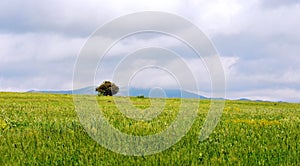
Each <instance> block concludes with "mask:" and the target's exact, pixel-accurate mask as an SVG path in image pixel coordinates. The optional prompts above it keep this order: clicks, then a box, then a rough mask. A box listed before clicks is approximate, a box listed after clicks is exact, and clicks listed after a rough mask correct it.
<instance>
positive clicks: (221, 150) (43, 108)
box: [0, 92, 300, 165]
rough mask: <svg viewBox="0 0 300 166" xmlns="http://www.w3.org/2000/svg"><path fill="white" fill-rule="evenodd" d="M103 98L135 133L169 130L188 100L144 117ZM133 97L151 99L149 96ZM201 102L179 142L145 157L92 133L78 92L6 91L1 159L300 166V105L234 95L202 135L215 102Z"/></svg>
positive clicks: (1, 107)
mask: <svg viewBox="0 0 300 166" xmlns="http://www.w3.org/2000/svg"><path fill="white" fill-rule="evenodd" d="M97 99H98V103H99V107H101V108H102V110H103V113H104V114H105V116H106V117H107V119H109V121H110V123H111V124H112V125H114V127H115V128H118V129H119V130H120V131H122V132H125V133H128V134H132V135H148V134H154V133H156V132H159V131H162V130H164V129H165V127H166V126H168V125H169V124H170V123H171V122H172V121H173V120H174V118H175V117H176V115H177V112H178V106H179V105H180V99H167V101H166V106H165V109H164V111H163V113H161V114H160V115H159V116H158V117H157V118H155V119H154V120H153V121H149V122H143V121H135V120H132V119H128V118H125V117H123V115H122V113H120V112H119V111H118V109H117V107H116V106H115V104H114V100H113V98H112V97H97ZM131 101H132V103H133V104H134V105H135V106H136V107H139V108H147V107H149V105H150V101H149V99H146V98H144V99H143V98H134V97H133V98H131ZM197 102H198V101H197ZM199 102H200V107H199V109H198V116H197V119H196V121H195V122H194V124H193V126H192V128H191V130H190V131H189V132H188V133H187V134H186V135H185V136H184V137H183V138H182V139H181V140H180V141H179V142H178V143H176V144H175V145H174V146H172V147H171V148H169V149H167V150H165V151H163V152H161V153H158V154H154V155H149V156H142V157H139V156H124V155H121V154H117V153H114V152H112V151H110V150H107V149H105V148H104V147H102V146H101V145H99V144H98V143H97V142H95V141H94V140H93V139H92V138H91V137H89V135H88V134H87V133H86V131H85V130H84V129H83V127H82V125H81V124H80V123H79V119H78V117H77V114H76V112H75V109H74V104H73V97H72V96H71V95H54V94H38V93H4V92H2V93H0V165H300V155H299V154H300V104H291V103H274V102H252V101H226V103H225V108H224V112H223V114H222V117H221V120H220V122H219V123H218V125H217V127H216V128H215V130H214V132H213V133H212V134H211V135H210V137H209V139H207V140H205V141H203V142H199V140H198V137H199V132H200V129H201V126H202V124H203V122H204V120H205V118H206V114H207V112H208V110H209V106H210V101H209V100H201V101H199ZM187 109H188V108H187Z"/></svg>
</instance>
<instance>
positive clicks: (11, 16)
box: [0, 0, 300, 102]
mask: <svg viewBox="0 0 300 166" xmlns="http://www.w3.org/2000/svg"><path fill="white" fill-rule="evenodd" d="M142 11H161V12H168V13H172V14H175V15H178V16H180V17H183V18H185V19H187V20H189V21H190V22H192V23H193V24H194V25H196V26H197V27H198V28H199V29H200V30H201V31H202V32H203V33H204V34H205V35H206V36H207V37H208V38H209V39H210V41H211V42H212V43H213V44H214V47H215V49H216V50H217V52H218V53H219V56H220V59H221V62H222V65H223V70H224V73H225V77H226V98H229V99H238V98H249V99H253V100H270V101H288V102H300V74H299V73H300V65H299V64H300V55H299V54H300V21H299V19H300V1H299V0H285V1H282V0H251V1H246V0H226V1H224V0H212V1H206V0H164V1H153V0H151V1H150V0H129V1H126V2H125V1H121V0H86V1H79V0H78V1H77V0H66V1H59V0H51V1H50V0H45V1H37V0H24V1H20V0H1V1H0V20H1V21H0V91H20V92H24V91H28V90H32V89H35V90H61V89H72V88H73V73H74V66H75V64H76V60H77V57H78V55H79V53H80V51H81V49H82V48H83V47H84V44H85V43H86V42H87V40H88V39H89V37H90V36H91V34H93V33H94V32H95V31H96V30H97V29H98V28H99V27H101V26H102V25H104V24H106V23H108V22H110V21H112V20H114V19H116V18H119V17H120V16H123V15H126V14H131V13H135V12H142ZM120 28H122V25H120ZM116 33H117V32H116ZM146 47H161V48H165V49H168V50H174V51H175V52H176V53H177V54H180V56H182V58H183V59H184V61H185V62H187V63H186V64H187V65H188V67H189V69H190V70H192V73H193V74H194V75H196V80H197V81H198V82H197V84H198V86H199V87H200V88H199V89H200V90H199V93H203V94H204V95H209V90H210V89H211V88H210V82H209V73H208V72H207V71H206V69H205V64H204V63H203V61H201V59H199V58H196V57H195V56H193V55H192V52H191V50H189V49H188V48H187V47H186V46H185V45H184V44H182V43H181V42H180V41H179V40H178V39H176V38H174V37H172V36H168V35H165V34H158V33H144V34H136V35H133V36H129V37H127V38H125V39H122V40H120V41H119V42H118V43H116V44H115V45H114V46H112V47H111V49H110V51H109V52H108V55H107V56H105V59H104V60H103V61H101V62H99V69H98V70H97V71H96V72H95V80H96V82H99V83H101V82H102V81H104V80H106V79H112V77H113V76H114V75H113V74H114V72H115V71H116V70H117V69H118V70H119V71H124V70H125V68H124V67H123V68H122V65H121V67H120V68H118V67H119V66H118V64H120V62H123V61H122V60H124V57H126V55H128V53H133V52H136V51H137V50H138V48H146ZM140 53H143V52H140ZM157 53H159V50H158V52H157ZM145 56H146V55H145ZM145 56H140V58H135V59H131V62H132V64H145V65H146V64H147V63H150V64H156V65H158V64H165V65H164V67H166V68H168V67H169V68H172V66H176V65H178V64H176V60H178V57H177V58H175V59H174V60H172V59H169V60H168V61H164V60H163V58H161V57H163V56H162V55H160V56H157V57H156V58H152V59H150V60H149V59H147V58H145ZM146 57H147V56H146ZM129 59H130V58H129ZM179 59H180V58H179ZM151 60H154V61H155V62H153V63H152V62H151ZM125 62H126V60H125ZM123 66H124V65H123ZM135 70H137V71H136V73H135V75H134V76H131V77H130V79H131V82H130V85H131V86H134V87H139V88H149V87H154V86H155V87H158V86H161V87H163V88H168V87H169V88H176V87H178V84H177V82H178V80H177V82H176V78H175V77H174V75H172V73H171V74H170V73H168V72H167V70H162V68H145V69H135ZM174 72H177V71H174ZM181 74H182V73H181ZM153 75H155V76H156V77H155V78H152V79H150V77H151V76H153ZM179 75H180V73H179ZM182 78H183V77H182ZM120 84H121V86H124V85H123V84H122V83H120Z"/></svg>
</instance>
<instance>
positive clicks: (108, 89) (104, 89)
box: [96, 81, 119, 96]
mask: <svg viewBox="0 0 300 166" xmlns="http://www.w3.org/2000/svg"><path fill="white" fill-rule="evenodd" d="M96 91H97V92H98V95H99V96H113V95H115V94H117V93H118V92H119V87H118V86H117V85H116V84H114V83H112V82H110V81H104V82H103V83H102V84H101V85H99V86H98V87H97V88H96Z"/></svg>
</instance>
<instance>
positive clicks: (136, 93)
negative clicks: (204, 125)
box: [27, 86, 206, 99]
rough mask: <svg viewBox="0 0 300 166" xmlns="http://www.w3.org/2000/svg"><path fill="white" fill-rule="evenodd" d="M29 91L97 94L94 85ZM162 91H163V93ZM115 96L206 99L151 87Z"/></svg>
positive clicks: (192, 94)
mask: <svg viewBox="0 0 300 166" xmlns="http://www.w3.org/2000/svg"><path fill="white" fill-rule="evenodd" d="M27 92H31V93H51V94H95V95H96V94H97V92H96V91H95V87H93V86H88V87H85V88H81V89H76V90H74V91H72V90H54V91H53V90H30V91H27ZM163 92H164V93H163ZM117 96H144V97H152V98H159V97H166V98H198V99H206V97H204V96H201V95H198V94H196V93H192V92H187V91H181V90H180V89H164V90H163V91H160V90H154V91H151V89H139V88H129V90H124V88H121V89H120V92H119V93H118V94H117Z"/></svg>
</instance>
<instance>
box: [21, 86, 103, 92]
mask: <svg viewBox="0 0 300 166" xmlns="http://www.w3.org/2000/svg"><path fill="white" fill-rule="evenodd" d="M27 92H31V93H51V94H97V93H96V91H95V87H93V86H88V87H85V88H81V89H76V90H74V91H73V90H57V91H55V90H54V91H53V90H30V91H27Z"/></svg>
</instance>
